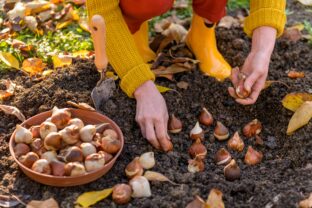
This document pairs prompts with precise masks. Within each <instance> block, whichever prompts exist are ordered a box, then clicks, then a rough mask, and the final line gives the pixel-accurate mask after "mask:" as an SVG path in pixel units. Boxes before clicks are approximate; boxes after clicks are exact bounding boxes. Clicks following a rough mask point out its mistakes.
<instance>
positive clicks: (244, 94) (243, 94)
mask: <svg viewBox="0 0 312 208" xmlns="http://www.w3.org/2000/svg"><path fill="white" fill-rule="evenodd" d="M235 92H236V95H237V97H239V98H241V99H245V98H248V97H249V95H250V91H247V90H246V89H245V88H244V86H243V85H238V86H237V87H236V88H235Z"/></svg>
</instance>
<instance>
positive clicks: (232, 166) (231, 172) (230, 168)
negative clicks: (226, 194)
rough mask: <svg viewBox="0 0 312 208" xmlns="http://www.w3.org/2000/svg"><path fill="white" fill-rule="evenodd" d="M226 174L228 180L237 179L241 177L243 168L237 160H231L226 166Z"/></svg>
mask: <svg viewBox="0 0 312 208" xmlns="http://www.w3.org/2000/svg"><path fill="white" fill-rule="evenodd" d="M224 176H225V179H226V180H228V181H235V180H238V179H239V178H240V176H241V170H240V168H239V166H238V165H237V163H236V161H235V160H231V162H230V163H229V164H227V165H226V166H225V167H224Z"/></svg>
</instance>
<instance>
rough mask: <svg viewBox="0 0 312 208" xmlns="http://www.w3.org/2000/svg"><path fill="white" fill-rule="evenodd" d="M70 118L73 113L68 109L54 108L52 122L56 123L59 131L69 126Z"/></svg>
mask: <svg viewBox="0 0 312 208" xmlns="http://www.w3.org/2000/svg"><path fill="white" fill-rule="evenodd" d="M70 118H71V113H70V112H69V111H68V109H59V108H57V107H54V108H53V110H52V116H51V122H52V123H54V124H55V125H56V127H57V128H58V129H63V128H64V127H65V126H66V125H67V124H68V122H69V120H70Z"/></svg>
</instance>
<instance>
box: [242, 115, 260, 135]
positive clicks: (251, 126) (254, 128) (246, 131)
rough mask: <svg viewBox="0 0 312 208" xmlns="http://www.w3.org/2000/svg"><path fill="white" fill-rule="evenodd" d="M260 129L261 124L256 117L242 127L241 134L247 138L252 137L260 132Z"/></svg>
mask: <svg viewBox="0 0 312 208" xmlns="http://www.w3.org/2000/svg"><path fill="white" fill-rule="evenodd" d="M261 130H262V124H261V122H260V121H259V120H258V119H254V120H252V121H251V122H249V123H248V124H246V125H245V126H244V128H243V135H244V136H245V137H247V138H251V137H254V136H256V135H258V134H260V132H261Z"/></svg>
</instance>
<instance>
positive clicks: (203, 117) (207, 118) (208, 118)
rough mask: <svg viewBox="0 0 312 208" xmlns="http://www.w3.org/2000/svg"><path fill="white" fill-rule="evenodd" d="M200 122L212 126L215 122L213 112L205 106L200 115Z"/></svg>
mask: <svg viewBox="0 0 312 208" xmlns="http://www.w3.org/2000/svg"><path fill="white" fill-rule="evenodd" d="M198 120H199V122H200V123H201V124H203V125H205V126H210V125H211V124H213V117H212V115H211V113H210V112H209V111H208V110H207V109H206V108H203V109H202V111H201V112H200V115H199V119H198Z"/></svg>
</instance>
